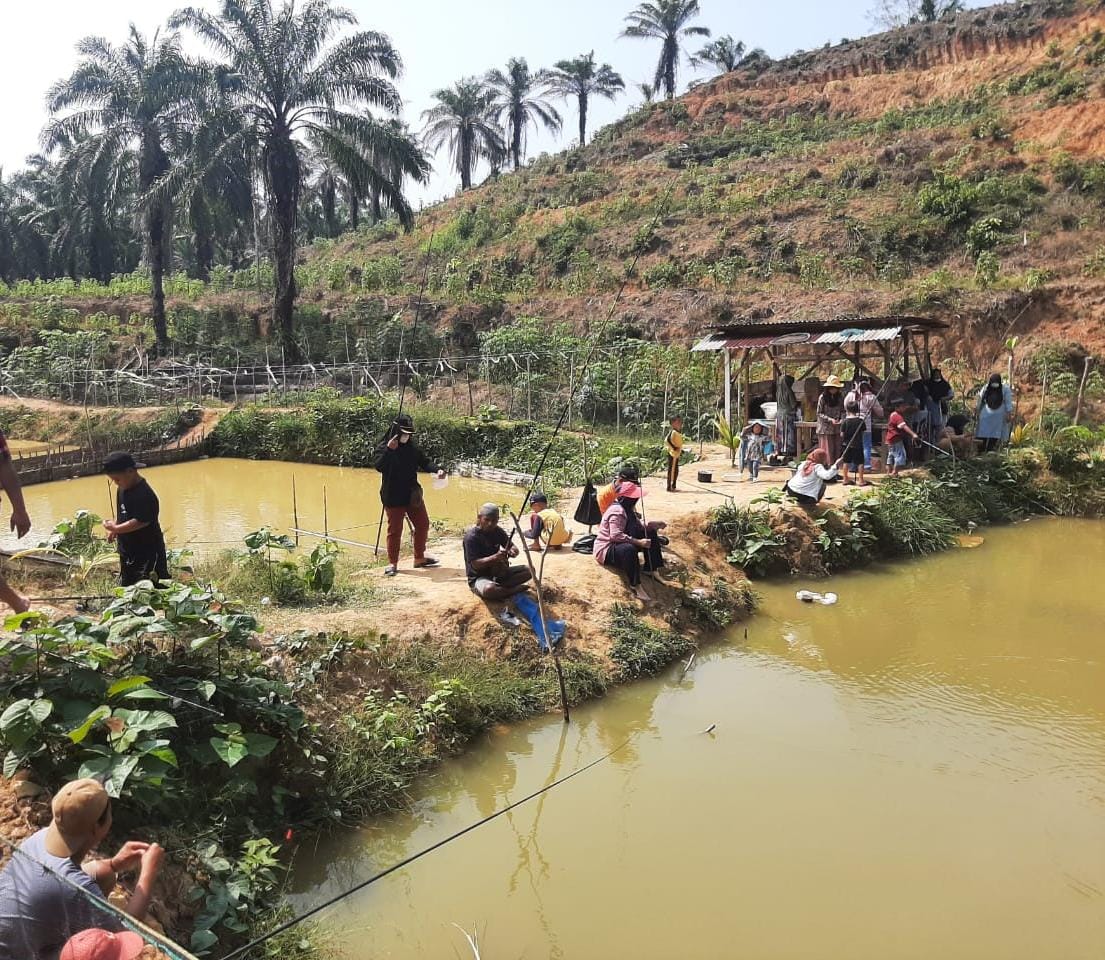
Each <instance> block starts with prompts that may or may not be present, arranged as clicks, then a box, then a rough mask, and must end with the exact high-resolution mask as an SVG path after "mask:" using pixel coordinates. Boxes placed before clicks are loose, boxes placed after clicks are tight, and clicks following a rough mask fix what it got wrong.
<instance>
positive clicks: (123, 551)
mask: <svg viewBox="0 0 1105 960" xmlns="http://www.w3.org/2000/svg"><path fill="white" fill-rule="evenodd" d="M144 466H145V464H144V463H139V462H138V461H137V460H135V459H134V457H133V456H131V455H130V454H129V453H125V452H123V451H117V452H115V453H109V454H108V455H107V459H106V460H104V468H103V470H104V473H106V474H107V476H108V479H109V480H111V482H112V483H114V484H115V486H116V488H117V489H116V492H115V519H114V520H105V521H104V529H105V530H106V531H107V538H108V540H109V541H114V542H115V543H117V544H118V545H119V584H120V585H121V586H124V587H130V586H133V585H134V584H136V583H139V582H141V581H142V580H150V581H152V582H153V583H154V584H155V585H156V584H157V583H158V582H160V581H161V580H168V579H169V560H168V554H167V553H166V550H165V534H164V533H163V532H162V530H161V520H160V517H161V501H160V500H158V499H157V494H156V493H154V491H153V488H152V487H151V486H150V485H149V483H147V482H146V479H145V478H144V477H143V476H142V475H141V474H140V473H139V472H138V471H139V470H140V469H142V468H143V467H144Z"/></svg>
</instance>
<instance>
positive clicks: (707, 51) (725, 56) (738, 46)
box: [691, 34, 745, 73]
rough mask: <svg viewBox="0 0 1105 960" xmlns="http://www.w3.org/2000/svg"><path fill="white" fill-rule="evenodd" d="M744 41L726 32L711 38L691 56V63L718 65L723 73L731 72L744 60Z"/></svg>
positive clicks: (696, 64)
mask: <svg viewBox="0 0 1105 960" xmlns="http://www.w3.org/2000/svg"><path fill="white" fill-rule="evenodd" d="M744 49H745V48H744V43H743V42H742V41H740V40H734V39H733V38H732V37H731V36H729V35H728V34H726V35H725V36H724V37H718V38H717V39H716V40H711V41H710V42H709V43H707V44H706V45H705V46H704V47H703V48H702V49H701V50H699V51H698V53H696V54H695V55H694V56H693V57H691V63H692V64H694V65H695V66H698V65H699V64H700V63H709V64H712V65H713V66H715V67H717V68H718V70H719V71H721V72H722V73H731V72H732V71H734V70H736V69H737V67H739V66H740V65H741V63H742V62H743V60H744Z"/></svg>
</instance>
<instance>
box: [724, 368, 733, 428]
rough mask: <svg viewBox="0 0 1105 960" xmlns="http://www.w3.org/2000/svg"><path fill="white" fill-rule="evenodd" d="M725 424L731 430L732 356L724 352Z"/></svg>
mask: <svg viewBox="0 0 1105 960" xmlns="http://www.w3.org/2000/svg"><path fill="white" fill-rule="evenodd" d="M724 352H725V422H726V423H727V424H729V429H730V430H732V429H733V355H732V352H731V351H730V350H728V349H726V350H725V351H724Z"/></svg>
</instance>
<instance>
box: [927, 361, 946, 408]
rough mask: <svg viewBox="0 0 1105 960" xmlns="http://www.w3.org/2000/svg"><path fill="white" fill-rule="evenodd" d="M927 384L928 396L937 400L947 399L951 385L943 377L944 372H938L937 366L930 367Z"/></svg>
mask: <svg viewBox="0 0 1105 960" xmlns="http://www.w3.org/2000/svg"><path fill="white" fill-rule="evenodd" d="M927 386H928V391H929V396H930V397H932V399H933V400H936V401H938V402H939V401H940V400H947V399H948V397H949V396H951V392H952V388H951V385H950V384H949V383H948V381H947V380H945V379H944V374H943V373H941V372H940V368H939V367H933V368H932V373H930V374H929V379H928V384H927Z"/></svg>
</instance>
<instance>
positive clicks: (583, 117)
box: [579, 93, 587, 147]
mask: <svg viewBox="0 0 1105 960" xmlns="http://www.w3.org/2000/svg"><path fill="white" fill-rule="evenodd" d="M586 142H587V94H585V93H581V94H580V95H579V145H580V146H581V147H582V146H583V145H584V144H585V143H586Z"/></svg>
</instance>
